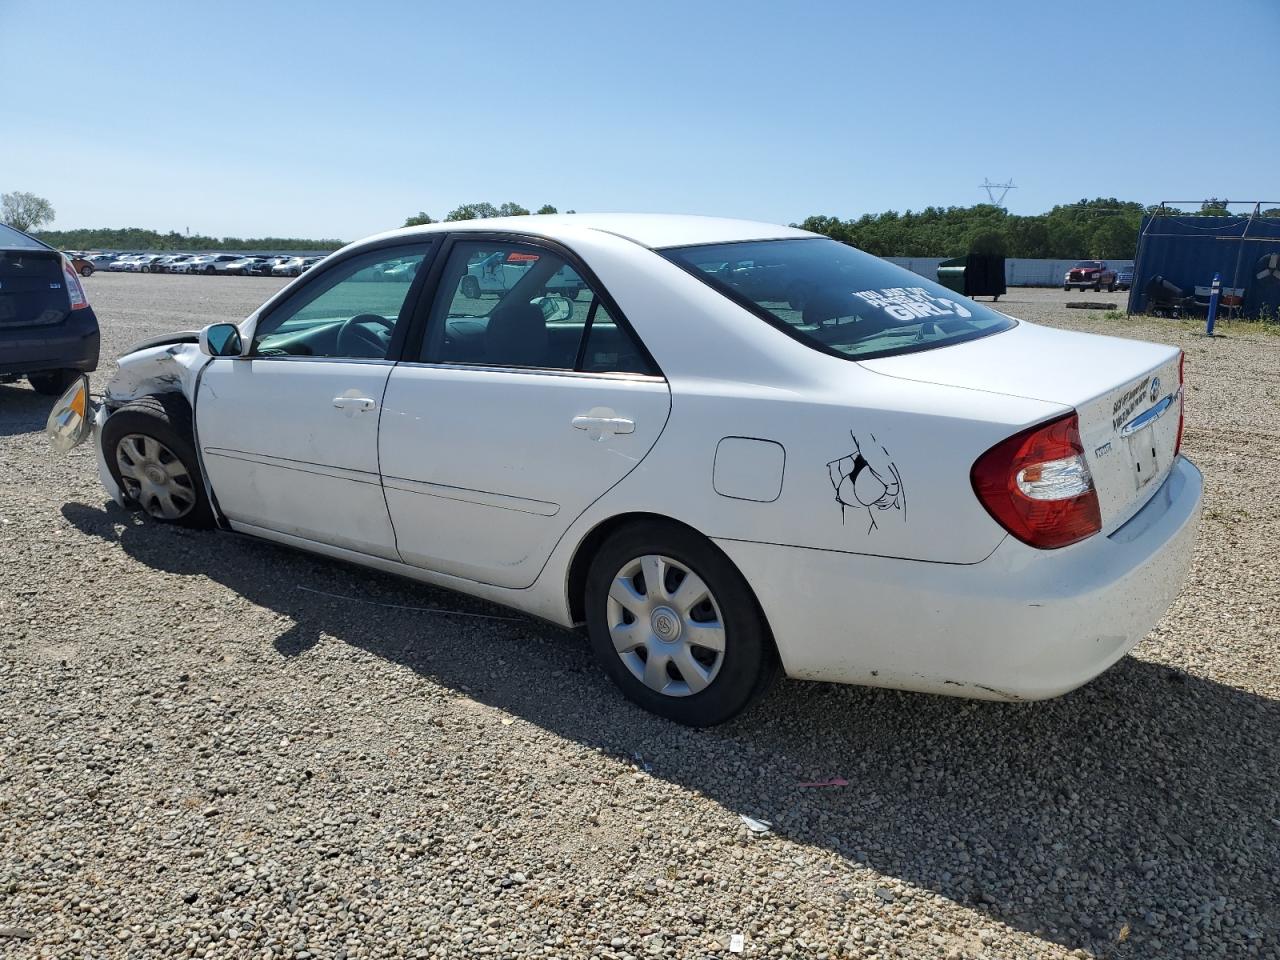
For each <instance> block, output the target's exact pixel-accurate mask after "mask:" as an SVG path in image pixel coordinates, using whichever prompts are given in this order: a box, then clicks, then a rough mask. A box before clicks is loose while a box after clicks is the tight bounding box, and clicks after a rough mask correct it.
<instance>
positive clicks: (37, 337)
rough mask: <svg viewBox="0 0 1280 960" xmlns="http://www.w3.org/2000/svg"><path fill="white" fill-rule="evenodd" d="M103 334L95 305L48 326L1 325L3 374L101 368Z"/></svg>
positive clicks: (0, 343)
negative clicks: (100, 330)
mask: <svg viewBox="0 0 1280 960" xmlns="http://www.w3.org/2000/svg"><path fill="white" fill-rule="evenodd" d="M99 342H100V336H99V333H98V318H97V317H96V316H94V313H93V310H92V308H89V309H85V310H73V311H71V315H70V316H68V317H67V319H66V320H65V321H63V322H62V323H57V324H52V325H50V326H47V327H0V374H15V373H16V374H22V373H40V372H41V371H44V370H79V371H80V372H82V373H89V372H91V371H93V370H96V369H98V349H99Z"/></svg>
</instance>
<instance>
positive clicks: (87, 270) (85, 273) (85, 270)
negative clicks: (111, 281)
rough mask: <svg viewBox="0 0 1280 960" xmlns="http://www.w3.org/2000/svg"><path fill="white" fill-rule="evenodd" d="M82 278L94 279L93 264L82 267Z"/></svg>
mask: <svg viewBox="0 0 1280 960" xmlns="http://www.w3.org/2000/svg"><path fill="white" fill-rule="evenodd" d="M80 276H82V277H92V276H93V264H91V263H86V264H85V265H84V266H83V267H81V268H80Z"/></svg>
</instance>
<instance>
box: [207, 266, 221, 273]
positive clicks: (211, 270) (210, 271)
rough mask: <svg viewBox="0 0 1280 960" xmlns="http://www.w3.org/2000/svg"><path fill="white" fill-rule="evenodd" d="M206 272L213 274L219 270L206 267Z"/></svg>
mask: <svg viewBox="0 0 1280 960" xmlns="http://www.w3.org/2000/svg"><path fill="white" fill-rule="evenodd" d="M204 272H205V273H207V274H212V273H217V272H218V271H216V270H214V269H213V267H205V268H204Z"/></svg>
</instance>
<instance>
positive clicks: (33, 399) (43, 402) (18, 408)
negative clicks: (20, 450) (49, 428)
mask: <svg viewBox="0 0 1280 960" xmlns="http://www.w3.org/2000/svg"><path fill="white" fill-rule="evenodd" d="M56 399H57V398H56V397H46V396H44V395H43V394H39V393H36V392H35V391H34V390H32V389H31V388H30V387H27V386H26V385H25V384H24V385H18V384H12V383H3V384H0V437H14V436H17V435H18V434H22V433H37V432H39V431H41V430H43V429H44V425H45V421H47V420H48V419H49V411H50V410H52V409H53V404H54V401H55V400H56Z"/></svg>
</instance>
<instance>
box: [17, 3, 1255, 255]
mask: <svg viewBox="0 0 1280 960" xmlns="http://www.w3.org/2000/svg"><path fill="white" fill-rule="evenodd" d="M1213 32H1216V33H1219V34H1221V36H1222V37H1223V39H1221V40H1215V39H1213V38H1212V33H1213ZM1278 50H1280V3H1278V2H1276V0H1217V2H1214V3H1212V4H1210V3H1206V2H1192V0H1149V2H1132V3H1125V2H1120V3H1105V4H1088V3H1079V2H1075V3H1065V2H1062V3H1059V2H1030V0H1021V2H1010V3H980V2H968V3H966V2H956V0H946V2H911V3H905V2H895V3H874V4H870V3H866V4H864V3H854V2H804V0H790V2H786V3H782V2H778V3H758V2H753V0H736V2H719V0H704V2H697V0H686V2H683V3H681V2H666V0H643V2H633V3H616V2H607V0H595V2H584V3H573V2H557V0H536V2H534V0H525V2H499V0H490V2H487V3H480V2H474V0H472V2H466V3H447V4H446V3H432V2H427V0H422V2H413V0H401V2H396V0H386V2H380V0H363V2H360V3H356V2H315V3H301V2H297V3H289V2H283V3H265V2H236V0H229V2H217V3H178V2H165V3H159V2H156V3H150V2H130V0H113V2H110V3H103V2H65V3H52V2H48V0H0V89H3V90H5V91H6V99H5V103H4V106H3V108H0V191H8V190H14V189H18V190H30V191H32V192H35V193H38V194H40V195H42V196H45V197H48V198H49V199H50V200H51V201H52V202H53V205H54V207H55V208H56V209H57V212H58V216H57V221H56V223H55V226H56V227H60V228H70V227H80V226H141V227H151V228H155V229H160V230H169V229H177V230H184V229H186V228H188V227H189V228H190V229H191V231H192V232H193V233H194V232H197V231H198V232H202V233H207V234H212V235H216V236H222V235H237V236H261V235H266V234H270V235H275V236H307V237H338V238H342V239H354V238H357V237H359V236H362V235H365V234H368V233H372V232H375V231H377V230H381V229H385V228H387V227H392V226H399V224H400V223H401V222H402V221H403V219H404V217H405V216H407V215H409V214H412V213H415V212H417V211H418V210H426V211H428V212H429V213H431V214H432V215H433V216H435V217H437V218H438V217H441V216H443V215H444V213H446V212H447V211H448V210H449V209H451V208H452V207H454V206H457V205H458V204H460V203H463V202H467V201H476V200H488V201H491V202H493V203H501V202H503V201H505V200H515V201H517V202H519V203H522V204H524V205H526V206H529V207H533V208H536V207H537V206H539V205H541V204H543V203H552V204H555V205H556V206H559V207H560V208H561V209H565V208H575V209H577V210H580V211H585V210H639V211H675V212H687V213H707V214H717V215H731V216H744V217H751V218H758V219H764V220H773V221H781V222H788V221H793V220H799V219H802V218H803V217H805V216H807V215H808V214H811V213H824V214H832V215H838V216H842V217H849V216H857V215H860V214H862V213H865V212H877V211H881V210H885V209H898V210H903V209H907V208H914V209H919V208H921V207H924V206H928V205H930V204H936V205H950V204H962V205H967V204H971V203H974V202H977V201H979V200H981V199H982V198H983V196H984V194H983V193H982V191H981V190H979V188H978V185H979V184H980V183H981V182H982V180H983V178H984V177H990V178H992V179H993V180H1003V179H1006V178H1010V177H1012V178H1013V179H1014V180H1015V182H1016V183H1017V184H1018V189H1017V190H1014V191H1013V192H1012V193H1010V195H1009V198H1008V200H1007V205H1008V207H1009V209H1010V210H1011V211H1012V212H1014V213H1037V212H1040V211H1043V210H1046V209H1048V208H1049V207H1050V206H1052V205H1053V204H1055V203H1061V202H1071V201H1073V200H1077V199H1079V198H1081V197H1093V196H1098V195H1103V196H1117V197H1120V198H1122V199H1135V200H1142V201H1147V202H1154V201H1157V200H1160V199H1182V198H1186V197H1202V196H1205V195H1209V194H1213V195H1217V196H1220V197H1222V196H1226V197H1230V198H1233V199H1234V198H1240V199H1268V200H1277V199H1280V182H1278V181H1280V123H1277V122H1276V121H1277V116H1278V111H1280V108H1278V107H1277V106H1276V98H1275V95H1276V90H1277V87H1276V80H1277V77H1278V76H1280V54H1278V53H1277V51H1278ZM36 78H38V82H33V80H34V79H36ZM18 90H21V91H22V94H21V95H20V96H15V95H14V93H15V91H18Z"/></svg>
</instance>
